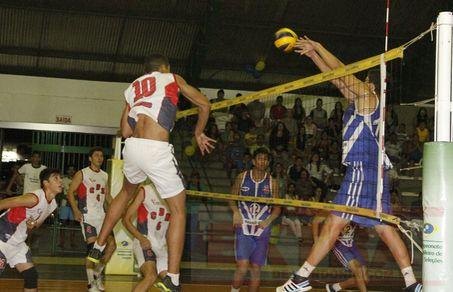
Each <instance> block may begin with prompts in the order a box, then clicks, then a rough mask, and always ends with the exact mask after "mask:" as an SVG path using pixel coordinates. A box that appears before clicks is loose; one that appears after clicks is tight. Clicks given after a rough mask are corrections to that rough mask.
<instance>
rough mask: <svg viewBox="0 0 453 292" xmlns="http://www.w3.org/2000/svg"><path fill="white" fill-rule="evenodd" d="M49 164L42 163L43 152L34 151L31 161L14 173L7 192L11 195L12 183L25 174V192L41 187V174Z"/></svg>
mask: <svg viewBox="0 0 453 292" xmlns="http://www.w3.org/2000/svg"><path fill="white" fill-rule="evenodd" d="M46 168H47V166H45V165H42V164H41V154H40V153H39V152H37V151H33V153H32V154H31V158H30V163H26V164H24V165H22V166H21V167H20V168H19V169H18V170H17V172H16V173H15V174H14V175H13V177H12V178H11V180H10V181H9V183H8V186H7V187H6V193H7V194H9V195H11V194H12V192H11V188H12V185H13V184H14V183H15V182H16V180H17V177H18V176H21V175H23V181H24V188H23V194H27V193H31V192H33V191H36V190H39V189H40V188H41V184H40V180H39V174H40V173H41V171H43V170H44V169H46Z"/></svg>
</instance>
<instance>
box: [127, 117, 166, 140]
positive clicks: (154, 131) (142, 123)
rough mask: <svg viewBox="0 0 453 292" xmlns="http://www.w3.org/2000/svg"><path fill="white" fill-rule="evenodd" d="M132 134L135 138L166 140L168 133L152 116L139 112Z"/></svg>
mask: <svg viewBox="0 0 453 292" xmlns="http://www.w3.org/2000/svg"><path fill="white" fill-rule="evenodd" d="M132 136H133V137H135V138H142V139H150V140H157V141H165V142H168V139H169V136H170V133H169V132H168V131H167V130H166V129H164V128H162V126H160V125H159V124H158V123H157V122H155V121H154V120H153V119H152V118H150V117H148V116H146V115H140V114H139V115H138V121H137V124H136V125H135V130H134V133H133V134H132Z"/></svg>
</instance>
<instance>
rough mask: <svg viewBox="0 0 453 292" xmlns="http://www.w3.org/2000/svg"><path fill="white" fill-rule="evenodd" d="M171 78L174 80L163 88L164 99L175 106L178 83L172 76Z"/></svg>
mask: <svg viewBox="0 0 453 292" xmlns="http://www.w3.org/2000/svg"><path fill="white" fill-rule="evenodd" d="M173 78H174V79H175V81H173V82H172V83H170V84H167V85H166V86H165V97H166V98H168V99H170V101H171V103H172V104H174V105H177V104H178V92H179V86H178V83H177V82H176V77H175V75H174V74H173Z"/></svg>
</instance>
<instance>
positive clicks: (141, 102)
mask: <svg viewBox="0 0 453 292" xmlns="http://www.w3.org/2000/svg"><path fill="white" fill-rule="evenodd" d="M137 106H143V107H147V108H152V107H153V104H152V103H150V102H146V101H140V102H138V103H136V104H134V107H137Z"/></svg>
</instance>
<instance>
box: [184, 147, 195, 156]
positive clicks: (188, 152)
mask: <svg viewBox="0 0 453 292" xmlns="http://www.w3.org/2000/svg"><path fill="white" fill-rule="evenodd" d="M184 154H186V156H188V157H190V156H193V155H194V154H195V147H194V146H193V145H188V146H186V148H184Z"/></svg>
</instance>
